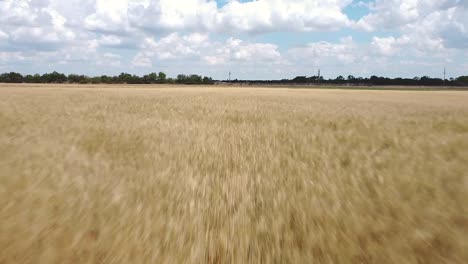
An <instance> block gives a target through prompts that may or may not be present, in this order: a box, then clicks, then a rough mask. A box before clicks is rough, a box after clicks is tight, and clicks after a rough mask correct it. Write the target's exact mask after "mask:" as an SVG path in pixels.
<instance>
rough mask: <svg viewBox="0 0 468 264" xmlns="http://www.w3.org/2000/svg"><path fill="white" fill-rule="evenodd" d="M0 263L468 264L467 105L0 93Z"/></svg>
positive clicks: (13, 88)
mask: <svg viewBox="0 0 468 264" xmlns="http://www.w3.org/2000/svg"><path fill="white" fill-rule="evenodd" d="M0 201H1V203H0V263H466V262H467V260H468V252H467V251H466V249H467V248H468V205H467V204H466V201H468V92H463V91H420V92H418V91H371V90H366V91H357V90H320V89H285V88H255V87H249V88H225V87H208V86H198V87H183V86H169V85H167V86H165V85H161V86H125V85H115V86H112V85H108V86H106V85H101V86H91V85H82V86H79V85H12V84H9V85H6V84H4V85H0Z"/></svg>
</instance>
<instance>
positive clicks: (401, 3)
mask: <svg viewBox="0 0 468 264" xmlns="http://www.w3.org/2000/svg"><path fill="white" fill-rule="evenodd" d="M370 10H371V13H370V14H368V15H366V16H364V17H363V18H361V19H360V20H359V21H358V22H357V23H356V25H355V26H356V28H359V29H364V30H367V31H377V30H381V29H390V30H394V29H398V30H399V31H401V32H402V33H403V34H404V35H406V36H411V38H413V39H416V38H419V39H420V40H415V41H416V42H426V44H429V45H431V46H430V47H431V48H434V46H438V45H440V42H443V43H442V45H444V46H446V47H456V48H468V44H467V43H468V19H467V17H468V1H466V0H424V1H421V0H376V1H375V3H373V4H371V5H370Z"/></svg>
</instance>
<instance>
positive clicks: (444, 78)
mask: <svg viewBox="0 0 468 264" xmlns="http://www.w3.org/2000/svg"><path fill="white" fill-rule="evenodd" d="M445 74H446V71H445V67H444V87H445Z"/></svg>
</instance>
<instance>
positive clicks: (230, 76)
mask: <svg viewBox="0 0 468 264" xmlns="http://www.w3.org/2000/svg"><path fill="white" fill-rule="evenodd" d="M229 82H231V71H229Z"/></svg>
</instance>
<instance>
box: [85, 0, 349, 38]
mask: <svg viewBox="0 0 468 264" xmlns="http://www.w3.org/2000/svg"><path fill="white" fill-rule="evenodd" d="M351 2H352V0H309V1H300V0H257V1H250V2H239V1H237V0H234V1H229V2H228V3H227V4H226V5H224V6H223V7H218V5H217V4H216V2H215V1H207V0H116V1H112V2H110V1H105V0H97V1H96V5H95V12H94V13H93V14H91V15H89V16H88V17H87V18H86V27H87V28H88V29H90V30H96V31H103V32H116V31H128V30H131V29H139V30H143V31H149V32H153V33H167V32H174V31H180V30H184V31H193V32H217V33H226V32H236V33H265V32H273V31H291V30H292V31H327V30H336V29H340V28H343V27H346V26H349V25H350V24H351V21H350V20H349V19H348V17H347V16H346V14H344V12H343V9H344V8H345V7H346V6H347V5H349V4H350V3H351Z"/></svg>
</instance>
